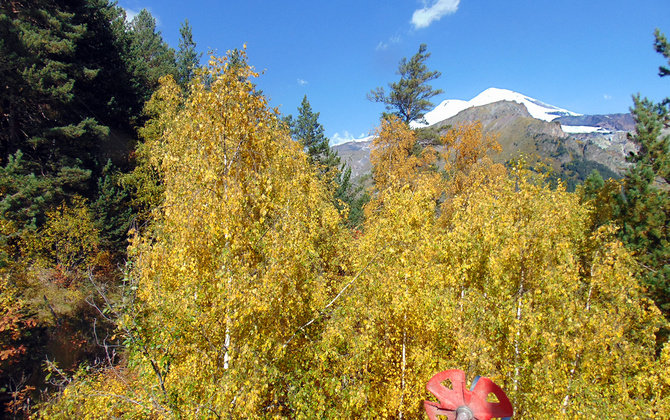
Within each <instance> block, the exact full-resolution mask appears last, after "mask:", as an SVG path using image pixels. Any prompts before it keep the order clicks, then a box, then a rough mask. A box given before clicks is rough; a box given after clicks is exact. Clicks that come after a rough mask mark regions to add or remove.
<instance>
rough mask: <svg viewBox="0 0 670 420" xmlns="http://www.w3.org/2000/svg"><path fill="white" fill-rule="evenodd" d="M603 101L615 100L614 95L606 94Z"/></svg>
mask: <svg viewBox="0 0 670 420" xmlns="http://www.w3.org/2000/svg"><path fill="white" fill-rule="evenodd" d="M603 99H605V100H606V101H609V100H611V99H613V98H612V95H608V94H604V95H603Z"/></svg>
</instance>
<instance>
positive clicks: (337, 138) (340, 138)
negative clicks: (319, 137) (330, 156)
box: [330, 130, 372, 146]
mask: <svg viewBox="0 0 670 420" xmlns="http://www.w3.org/2000/svg"><path fill="white" fill-rule="evenodd" d="M371 139H372V137H371V136H368V135H366V134H365V133H361V134H360V135H359V136H358V137H355V136H354V135H353V134H351V133H350V132H348V131H346V130H345V131H344V133H343V134H340V133H335V134H334V135H333V137H332V138H331V139H330V145H331V146H336V145H338V144H342V143H348V142H350V141H368V140H371Z"/></svg>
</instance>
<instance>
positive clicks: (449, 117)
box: [333, 88, 636, 187]
mask: <svg viewBox="0 0 670 420" xmlns="http://www.w3.org/2000/svg"><path fill="white" fill-rule="evenodd" d="M425 119H426V122H427V124H425V123H424V124H420V123H417V122H416V121H415V122H412V123H411V126H412V127H415V128H419V127H425V126H433V127H435V128H437V130H438V132H441V133H444V132H445V131H446V130H448V129H449V127H452V126H455V125H458V124H462V123H471V122H473V121H479V122H480V123H481V124H482V128H483V130H484V132H492V133H495V134H496V136H497V138H498V142H499V143H500V145H501V149H502V150H501V152H500V153H499V154H497V155H496V156H495V157H494V160H496V161H498V162H500V163H505V162H507V161H509V160H510V159H514V158H515V157H516V156H518V155H519V154H523V155H524V156H534V157H536V158H537V159H538V161H542V162H544V163H545V164H546V163H547V162H549V164H550V165H551V166H552V168H553V169H554V170H555V171H556V173H559V174H561V176H564V177H565V179H568V180H569V182H571V183H572V184H571V185H572V187H574V185H576V183H578V182H581V181H583V180H584V179H585V178H586V177H587V176H588V175H589V174H590V172H591V171H592V170H593V169H594V168H595V169H598V171H600V173H601V175H603V176H604V177H608V176H609V177H616V176H618V175H617V174H620V173H621V172H622V171H623V170H624V169H625V168H626V166H627V165H628V163H627V162H626V156H628V154H629V153H630V152H631V151H635V150H636V145H635V144H633V143H632V142H631V140H630V139H629V138H628V133H630V132H632V131H634V130H635V121H634V120H633V117H632V115H631V114H630V113H628V114H607V115H582V114H578V113H576V112H572V111H569V110H567V109H563V108H559V107H556V106H553V105H549V104H546V103H544V102H541V101H538V100H537V99H534V98H531V97H529V96H526V95H523V94H520V93H517V92H513V91H511V90H507V89H497V88H490V89H487V90H485V91H484V92H482V93H480V94H479V95H477V96H476V97H475V98H473V99H471V100H469V101H463V100H457V99H450V100H447V101H444V102H442V103H441V104H440V105H438V106H437V107H435V109H433V110H432V111H430V112H428V113H427V114H426V115H425ZM364 140H367V141H362V142H348V143H343V144H339V145H335V146H333V148H334V149H335V150H337V151H338V153H339V154H340V156H341V157H342V159H343V161H344V162H346V163H347V164H349V165H350V167H351V168H352V175H353V176H354V177H355V178H356V177H359V176H362V175H364V174H366V173H368V172H369V171H370V168H371V164H370V148H371V145H370V143H371V141H372V137H368V138H366V139H364ZM440 147H441V146H439V145H436V149H440Z"/></svg>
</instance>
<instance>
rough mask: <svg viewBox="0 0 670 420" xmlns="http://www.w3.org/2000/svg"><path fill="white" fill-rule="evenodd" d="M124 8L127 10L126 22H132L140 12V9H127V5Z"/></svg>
mask: <svg viewBox="0 0 670 420" xmlns="http://www.w3.org/2000/svg"><path fill="white" fill-rule="evenodd" d="M123 10H125V11H126V22H130V21H131V20H133V19H134V18H135V16H137V15H139V14H140V12H139V10H133V9H127V8H125V7H124V8H123Z"/></svg>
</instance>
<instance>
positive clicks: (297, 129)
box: [284, 95, 368, 227]
mask: <svg viewBox="0 0 670 420" xmlns="http://www.w3.org/2000/svg"><path fill="white" fill-rule="evenodd" d="M298 112H299V115H298V118H297V119H293V116H291V115H288V116H287V117H286V118H284V122H285V123H286V125H287V126H288V127H289V130H290V132H291V137H292V138H293V140H295V141H297V142H299V143H300V144H301V145H302V146H303V149H304V150H305V152H306V153H307V154H308V155H309V157H310V160H311V161H312V163H313V164H315V165H317V167H318V170H319V174H320V175H321V177H322V178H324V179H325V180H326V181H327V182H332V183H334V184H335V187H336V188H335V193H334V195H333V199H334V201H335V204H336V206H337V207H338V209H339V210H342V209H343V208H344V206H342V205H341V203H345V205H346V206H347V207H348V208H349V214H348V217H347V225H348V226H350V227H354V226H358V225H359V224H360V223H361V222H362V220H363V206H364V205H365V203H366V202H367V200H368V197H367V195H365V194H361V192H362V187H361V186H357V185H354V184H353V183H352V182H351V168H350V167H348V166H347V165H346V163H342V162H341V161H340V157H339V156H338V154H337V152H336V151H334V150H333V149H331V148H330V145H329V142H328V138H327V137H326V136H325V135H324V129H323V125H321V123H319V115H320V113H319V112H314V111H313V110H312V106H311V105H310V103H309V101H308V100H307V95H305V96H304V97H303V99H302V103H301V104H300V107H299V108H298Z"/></svg>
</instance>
